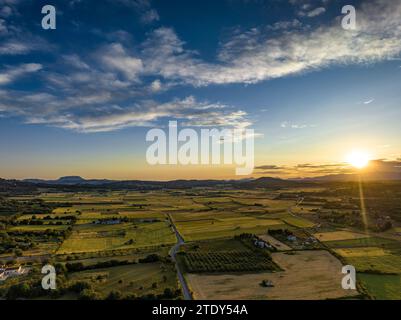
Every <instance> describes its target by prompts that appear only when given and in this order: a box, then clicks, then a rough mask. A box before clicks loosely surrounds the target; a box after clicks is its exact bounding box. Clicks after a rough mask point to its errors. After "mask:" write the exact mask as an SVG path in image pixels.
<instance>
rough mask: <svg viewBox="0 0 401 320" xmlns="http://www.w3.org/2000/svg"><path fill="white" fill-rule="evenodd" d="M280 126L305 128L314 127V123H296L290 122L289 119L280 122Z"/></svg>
mask: <svg viewBox="0 0 401 320" xmlns="http://www.w3.org/2000/svg"><path fill="white" fill-rule="evenodd" d="M280 127H281V128H290V129H305V128H314V127H316V125H314V124H297V123H291V122H289V121H284V122H282V123H281V124H280Z"/></svg>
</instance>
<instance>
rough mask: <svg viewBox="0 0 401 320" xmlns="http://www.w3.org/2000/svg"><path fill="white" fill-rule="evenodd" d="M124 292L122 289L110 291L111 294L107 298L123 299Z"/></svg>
mask: <svg viewBox="0 0 401 320" xmlns="http://www.w3.org/2000/svg"><path fill="white" fill-rule="evenodd" d="M121 299H122V294H121V292H120V291H118V290H116V291H110V293H109V295H108V296H107V297H106V300H121Z"/></svg>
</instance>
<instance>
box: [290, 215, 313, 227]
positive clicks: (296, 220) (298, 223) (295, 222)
mask: <svg viewBox="0 0 401 320" xmlns="http://www.w3.org/2000/svg"><path fill="white" fill-rule="evenodd" d="M282 220H283V221H284V222H285V223H287V224H289V225H291V226H295V227H298V228H312V227H313V226H314V225H315V224H314V223H313V222H311V221H309V220H307V219H305V218H300V217H293V216H289V217H285V218H282Z"/></svg>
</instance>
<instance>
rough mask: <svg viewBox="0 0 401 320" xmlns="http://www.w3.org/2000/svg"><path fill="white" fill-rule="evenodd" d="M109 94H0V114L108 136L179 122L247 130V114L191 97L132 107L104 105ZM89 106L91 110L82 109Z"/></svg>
mask: <svg viewBox="0 0 401 320" xmlns="http://www.w3.org/2000/svg"><path fill="white" fill-rule="evenodd" d="M109 99H110V97H109V95H108V94H107V93H102V92H100V93H98V95H93V96H85V97H83V96H81V97H75V96H74V97H71V99H65V100H60V99H59V97H57V96H55V95H51V94H47V93H35V94H29V93H26V94H22V93H21V92H19V91H10V90H8V91H5V90H3V91H1V90H0V112H1V113H2V114H6V115H7V114H10V113H11V114H13V115H16V116H20V117H22V118H24V120H25V122H26V123H30V124H46V125H50V126H56V127H60V128H64V129H69V130H74V131H78V132H84V133H88V132H107V131H113V130H119V129H123V128H127V127H135V126H158V125H161V123H162V122H163V121H164V120H165V121H167V119H171V118H174V119H178V120H179V121H181V124H182V125H185V126H214V127H226V128H233V127H234V128H244V127H247V126H248V125H249V124H250V123H249V121H248V120H247V119H246V117H247V113H246V112H243V111H233V110H232V107H230V106H226V105H222V104H214V103H209V102H207V101H197V100H196V99H195V98H194V97H192V96H189V97H187V98H185V99H181V100H180V99H174V100H172V101H170V102H166V103H158V102H156V101H150V100H143V101H140V102H137V103H134V104H131V105H126V106H122V105H118V104H113V103H105V102H107V101H109ZM85 104H87V105H89V106H90V108H83V106H84V105H85Z"/></svg>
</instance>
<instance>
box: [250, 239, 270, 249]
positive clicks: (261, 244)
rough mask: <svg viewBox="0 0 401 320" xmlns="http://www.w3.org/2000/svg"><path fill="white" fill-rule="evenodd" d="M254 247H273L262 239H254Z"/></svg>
mask: <svg viewBox="0 0 401 320" xmlns="http://www.w3.org/2000/svg"><path fill="white" fill-rule="evenodd" d="M254 245H255V247H258V248H261V249H264V248H268V249H272V248H273V247H272V246H271V245H270V244H268V243H267V242H266V241H263V240H255V242H254Z"/></svg>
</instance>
